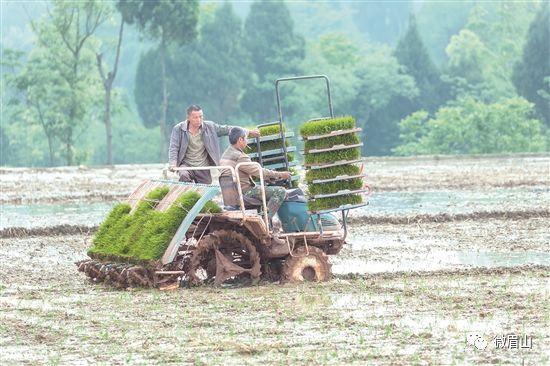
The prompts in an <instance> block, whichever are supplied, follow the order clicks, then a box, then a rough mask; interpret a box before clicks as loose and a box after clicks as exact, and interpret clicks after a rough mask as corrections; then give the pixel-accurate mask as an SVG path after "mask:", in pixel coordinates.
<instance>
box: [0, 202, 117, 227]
mask: <svg viewBox="0 0 550 366" xmlns="http://www.w3.org/2000/svg"><path fill="white" fill-rule="evenodd" d="M113 204H114V203H111V202H66V203H63V204H54V203H51V204H49V203H36V204H30V205H13V204H9V205H2V215H1V218H0V230H1V229H5V228H8V227H26V228H32V227H46V226H55V225H63V224H68V225H88V226H91V225H98V224H99V223H101V221H102V220H103V219H104V218H105V215H106V214H107V213H108V212H109V210H110V209H111V207H112V206H113Z"/></svg>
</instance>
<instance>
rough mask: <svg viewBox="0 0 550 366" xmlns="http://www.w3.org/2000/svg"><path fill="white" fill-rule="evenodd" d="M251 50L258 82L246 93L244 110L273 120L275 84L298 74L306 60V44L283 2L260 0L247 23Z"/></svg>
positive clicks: (249, 48) (246, 28) (249, 15)
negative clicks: (298, 33)
mask: <svg viewBox="0 0 550 366" xmlns="http://www.w3.org/2000/svg"><path fill="white" fill-rule="evenodd" d="M245 38H246V44H247V49H248V52H249V53H250V55H251V56H252V71H254V74H255V75H254V81H253V83H251V84H250V86H249V87H248V88H247V90H246V91H245V95H244V96H243V100H242V107H243V109H244V110H245V111H246V112H247V113H249V114H250V115H251V116H252V117H253V118H255V119H256V120H258V121H262V120H263V121H265V120H266V119H267V118H272V116H273V113H269V112H267V111H270V110H271V111H273V109H274V107H273V105H274V99H275V98H274V95H273V90H274V88H273V82H274V81H275V79H277V78H279V77H283V76H289V75H293V74H296V73H298V71H299V69H300V68H299V62H300V61H301V60H303V59H304V57H305V41H304V39H303V38H302V37H301V36H299V35H297V34H295V33H294V23H293V21H292V18H291V16H290V13H289V11H288V8H287V7H286V5H285V3H283V2H282V1H280V0H278V1H256V2H254V3H253V4H252V6H251V7H250V13H249V14H248V17H247V18H246V21H245Z"/></svg>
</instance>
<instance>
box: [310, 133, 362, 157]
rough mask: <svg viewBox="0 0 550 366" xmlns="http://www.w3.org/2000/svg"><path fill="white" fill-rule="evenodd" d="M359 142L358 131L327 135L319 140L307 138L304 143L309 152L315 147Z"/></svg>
mask: <svg viewBox="0 0 550 366" xmlns="http://www.w3.org/2000/svg"><path fill="white" fill-rule="evenodd" d="M359 142H360V141H359V137H358V136H357V134H356V133H348V134H346V135H339V136H334V137H327V138H322V139H318V140H306V141H305V144H304V145H305V151H306V153H307V152H308V151H310V150H314V149H326V148H329V147H332V146H335V145H356V144H358V143H359Z"/></svg>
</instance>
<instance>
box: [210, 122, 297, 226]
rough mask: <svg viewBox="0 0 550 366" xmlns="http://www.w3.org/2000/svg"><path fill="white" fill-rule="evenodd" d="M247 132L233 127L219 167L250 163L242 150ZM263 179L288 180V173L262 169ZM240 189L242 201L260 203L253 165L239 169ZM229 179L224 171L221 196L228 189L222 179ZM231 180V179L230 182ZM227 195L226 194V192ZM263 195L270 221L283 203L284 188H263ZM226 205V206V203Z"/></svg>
mask: <svg viewBox="0 0 550 366" xmlns="http://www.w3.org/2000/svg"><path fill="white" fill-rule="evenodd" d="M247 137H248V132H247V130H245V129H244V128H241V127H233V128H231V130H230V131H229V143H230V144H231V146H229V147H228V148H227V150H225V152H224V153H223V155H222V157H221V159H220V165H229V166H231V167H236V166H237V164H239V163H250V162H252V159H250V157H249V156H248V155H246V154H245V153H244V152H243V150H244V148H245V147H246V145H247ZM262 172H263V176H264V179H266V180H279V179H289V178H290V172H277V171H274V170H269V169H265V168H263V169H262ZM237 174H239V178H240V182H241V189H242V192H243V199H245V202H246V199H252V200H255V201H256V202H257V201H260V202H261V199H262V189H261V187H260V186H256V184H255V183H254V180H253V179H252V177H259V176H260V171H259V168H258V167H257V166H253V165H244V166H241V167H239V171H238V172H237ZM228 177H231V172H230V171H229V170H227V169H226V170H224V171H222V172H221V174H220V186H221V189H222V194H223V191H224V189H227V188H228V185H227V184H226V183H225V182H224V179H227V178H228ZM232 181H233V180H232V179H231V180H230V182H232ZM226 193H227V192H226ZM265 195H266V200H267V214H268V216H269V219H270V220H271V219H272V218H273V216H274V215H275V214H276V213H277V210H278V209H279V207H281V204H282V203H283V201H284V199H285V196H286V190H285V189H284V187H280V186H265ZM223 196H224V201H226V199H225V198H226V197H227V196H228V195H227V194H223ZM226 204H228V203H227V202H226Z"/></svg>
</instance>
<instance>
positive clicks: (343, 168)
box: [306, 164, 361, 184]
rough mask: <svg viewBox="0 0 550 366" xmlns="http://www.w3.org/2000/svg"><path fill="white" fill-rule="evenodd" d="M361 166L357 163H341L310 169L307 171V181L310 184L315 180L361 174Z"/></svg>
mask: <svg viewBox="0 0 550 366" xmlns="http://www.w3.org/2000/svg"><path fill="white" fill-rule="evenodd" d="M359 174H361V168H359V167H358V166H357V165H351V164H350V165H340V166H333V167H330V168H323V169H310V170H308V171H306V182H307V183H308V184H310V183H311V182H313V181H314V180H320V179H331V178H334V177H337V176H339V175H359Z"/></svg>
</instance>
